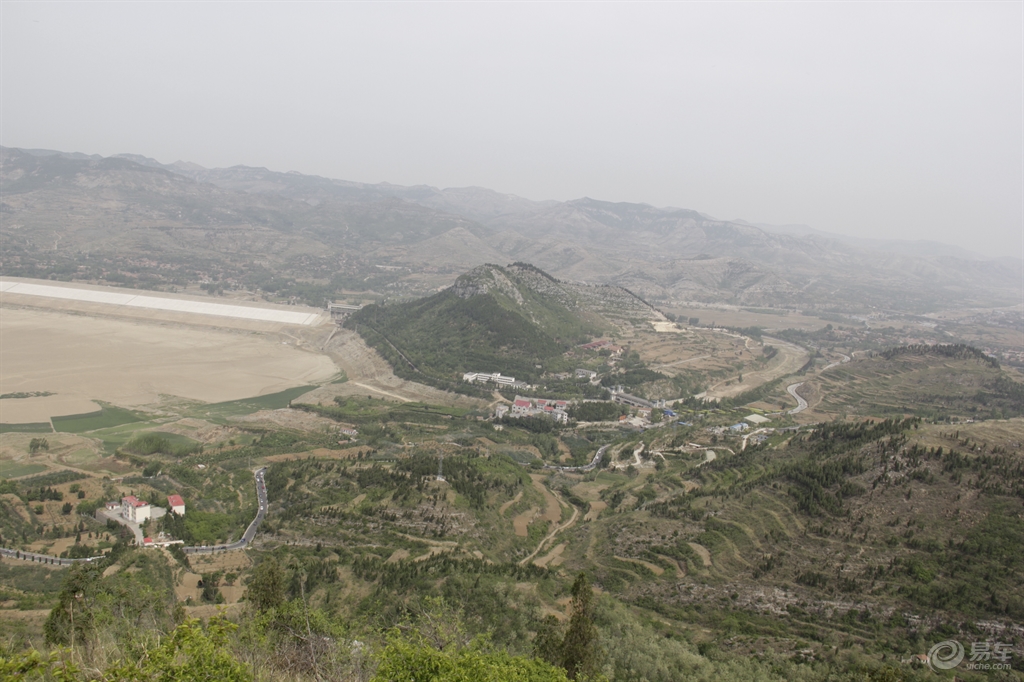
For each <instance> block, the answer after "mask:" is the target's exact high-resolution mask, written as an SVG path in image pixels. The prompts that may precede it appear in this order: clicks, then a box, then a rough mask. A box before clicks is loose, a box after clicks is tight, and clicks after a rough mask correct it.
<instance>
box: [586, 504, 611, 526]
mask: <svg viewBox="0 0 1024 682" xmlns="http://www.w3.org/2000/svg"><path fill="white" fill-rule="evenodd" d="M607 508H608V503H607V502H605V501H604V500H594V501H593V502H591V503H590V509H588V510H587V515H586V516H584V517H583V520H584V521H596V520H597V517H598V516H600V515H601V512H603V511H604V510H605V509H607Z"/></svg>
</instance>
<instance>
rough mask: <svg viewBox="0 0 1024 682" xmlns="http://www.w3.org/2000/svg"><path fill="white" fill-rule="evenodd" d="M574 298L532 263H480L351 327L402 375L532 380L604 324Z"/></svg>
mask: <svg viewBox="0 0 1024 682" xmlns="http://www.w3.org/2000/svg"><path fill="white" fill-rule="evenodd" d="M576 298H577V297H576V294H575V293H574V292H573V291H572V290H571V289H570V288H569V287H563V286H561V285H560V284H559V283H558V282H557V281H556V280H554V279H553V278H551V277H550V276H548V275H547V274H545V273H543V272H541V271H539V270H537V269H536V268H533V267H532V266H527V265H521V264H516V265H512V266H509V267H500V266H497V265H482V266H480V267H478V268H475V269H474V270H471V271H470V272H468V273H466V274H464V275H462V276H461V277H459V279H458V280H457V281H456V282H455V285H454V286H452V287H451V288H449V289H446V290H444V291H442V292H440V293H438V294H435V295H433V296H429V297H427V298H423V299H419V300H416V301H410V302H408V303H399V304H394V305H388V304H384V303H382V304H378V305H371V306H367V307H366V308H364V309H363V310H361V311H360V312H358V313H356V314H355V315H354V316H353V317H352V318H351V320H349V321H348V322H347V323H346V325H347V326H351V327H353V328H354V329H356V330H357V331H358V332H359V334H360V335H362V336H363V338H364V339H366V341H367V343H369V344H370V345H371V346H373V347H374V348H376V349H377V350H378V351H379V352H380V353H381V354H382V355H383V356H384V357H385V358H387V359H388V361H389V362H391V364H392V365H393V366H394V367H395V371H396V373H398V374H399V375H400V376H405V377H408V378H411V379H414V380H418V381H425V380H426V381H431V382H432V383H438V382H440V383H448V382H458V381H460V380H461V375H462V373H463V372H467V371H477V372H501V373H502V374H505V375H511V376H514V377H516V378H517V379H520V380H525V381H530V380H531V379H535V378H536V377H538V376H539V375H540V374H541V373H542V372H543V371H547V370H550V369H553V367H551V366H550V365H551V363H552V362H557V360H556V359H558V358H560V357H561V355H562V354H563V353H564V352H565V351H566V350H567V349H568V348H570V347H572V346H573V345H576V344H579V343H585V342H586V341H588V340H589V339H590V338H591V337H592V336H594V335H596V334H599V333H600V331H601V329H602V326H604V325H603V324H602V323H603V320H602V319H601V318H600V317H598V316H597V315H596V314H594V313H590V312H588V311H587V310H586V309H584V307H583V306H582V305H580V304H579V303H578V302H577V301H576ZM538 365H540V367H538Z"/></svg>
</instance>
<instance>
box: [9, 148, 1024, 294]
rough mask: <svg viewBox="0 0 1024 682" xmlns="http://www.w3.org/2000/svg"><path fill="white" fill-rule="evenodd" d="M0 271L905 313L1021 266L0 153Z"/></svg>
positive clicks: (943, 252)
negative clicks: (535, 287) (496, 283)
mask: <svg viewBox="0 0 1024 682" xmlns="http://www.w3.org/2000/svg"><path fill="white" fill-rule="evenodd" d="M0 182H2V193H0V194H2V196H0V199H2V205H0V211H2V213H0V216H2V218H3V221H2V222H3V224H2V227H0V231H2V234H3V236H4V240H3V246H2V248H0V257H2V263H0V272H3V273H4V274H10V275H16V274H17V275H25V276H51V275H52V276H57V277H64V278H66V277H69V276H70V277H75V278H91V279H104V280H106V281H124V282H125V283H132V284H137V285H140V286H161V285H166V284H168V283H172V282H178V283H186V282H188V281H195V280H196V279H198V280H219V281H226V282H229V283H236V284H239V285H244V286H249V287H259V288H261V289H263V290H264V291H274V292H277V293H279V294H284V293H291V294H292V295H296V296H298V297H299V298H306V299H307V300H309V302H319V301H317V300H314V299H316V298H318V297H331V296H337V295H340V292H341V291H343V290H344V291H353V290H359V289H373V290H375V291H378V292H381V293H389V292H393V293H394V294H395V295H398V296H408V295H422V294H424V293H428V292H429V291H431V290H432V289H437V288H439V287H440V286H443V285H446V284H450V283H451V281H452V280H453V279H454V277H455V276H457V275H458V274H459V273H461V272H464V271H465V270H467V269H469V268H471V267H474V266H477V265H480V264H483V263H509V262H512V261H523V262H530V263H533V264H535V265H537V266H538V267H541V268H543V269H544V270H546V271H548V272H550V273H551V274H552V275H554V276H555V277H558V278H564V279H568V280H574V281H580V282H590V283H595V284H617V285H621V286H625V287H627V288H628V289H629V290H631V291H633V292H635V293H637V294H638V295H640V296H642V297H643V298H644V299H646V300H648V301H651V302H653V303H655V304H658V305H670V304H673V303H675V304H682V303H687V302H707V303H710V302H723V303H734V304H739V305H757V306H769V305H780V306H790V307H793V306H795V307H801V308H818V309H832V308H843V309H847V310H849V309H865V310H866V309H868V308H869V307H875V308H880V309H896V310H904V311H914V312H921V311H924V310H933V309H936V308H941V307H948V306H949V305H972V306H988V305H1001V304H1013V303H1016V302H1019V295H1020V282H1021V278H1022V273H1024V262H1022V261H1020V260H1017V259H1012V258H1002V259H985V258H982V257H980V256H977V255H976V254H971V253H968V252H964V251H962V250H959V249H956V248H955V247H950V246H946V245H942V244H937V243H934V242H923V243H917V242H895V241H893V242H890V241H880V240H865V239H855V238H850V237H843V236H838V235H830V234H826V233H821V232H818V231H815V230H812V229H811V228H806V227H802V226H782V227H773V226H767V225H755V224H750V223H746V222H743V221H723V220H716V219H713V218H710V217H708V216H706V215H704V214H702V213H699V212H697V211H694V210H687V209H676V208H657V207H654V206H649V205H646V204H632V203H611V202H604V201H598V200H595V199H589V198H583V199H577V200H574V201H566V202H556V201H546V202H534V201H530V200H527V199H523V198H521V197H517V196H514V195H508V194H501V193H499V192H495V191H493V190H489V189H484V188H479V187H464V188H450V189H437V188H434V187H428V186H425V185H422V186H413V187H402V186H398V185H390V184H387V183H381V184H364V183H357V182H348V181H343V180H332V179H328V178H322V177H317V176H310V175H303V174H301V173H295V172H287V173H281V172H275V171H269V170H267V169H264V168H251V167H246V166H235V167H232V168H223V169H207V168H202V167H201V166H197V165H195V164H192V163H186V162H180V161H179V162H176V163H173V164H161V163H159V162H157V161H155V160H153V159H149V158H146V157H142V156H137V155H130V154H125V155H118V156H115V157H108V158H102V157H98V156H86V155H83V154H66V153H62V152H53V151H47V150H18V149H11V148H0Z"/></svg>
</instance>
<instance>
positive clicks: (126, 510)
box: [121, 495, 153, 523]
mask: <svg viewBox="0 0 1024 682" xmlns="http://www.w3.org/2000/svg"><path fill="white" fill-rule="evenodd" d="M152 511H153V508H152V507H150V506H149V502H145V501H144V500H140V499H138V498H137V497H135V496H134V495H129V496H128V497H122V498H121V516H123V517H124V518H126V519H128V520H129V521H132V522H134V523H142V522H144V521H147V520H148V519H149V517H150V515H151V514H152Z"/></svg>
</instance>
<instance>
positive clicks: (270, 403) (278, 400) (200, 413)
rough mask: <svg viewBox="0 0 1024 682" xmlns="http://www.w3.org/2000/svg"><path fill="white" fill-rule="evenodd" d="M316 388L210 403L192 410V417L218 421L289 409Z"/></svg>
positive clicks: (292, 389) (305, 387) (289, 390)
mask: <svg viewBox="0 0 1024 682" xmlns="http://www.w3.org/2000/svg"><path fill="white" fill-rule="evenodd" d="M315 388H317V387H316V386H296V387H295V388H289V389H286V390H284V391H279V392H277V393H268V394H267V395H261V396H256V397H253V398H242V399H240V400H229V401H227V402H223V403H210V404H208V405H199V406H196V407H194V408H193V409H192V410H190V414H191V416H195V417H200V418H203V419H211V420H213V421H218V420H222V419H226V418H227V417H238V416H242V415H246V414H252V413H253V412H259V411H260V410H279V409H281V408H282V407H288V405H289V404H291V402H292V401H293V400H295V399H296V398H298V397H299V396H300V395H303V394H304V393H309V392H310V391H312V390H313V389H315Z"/></svg>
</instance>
